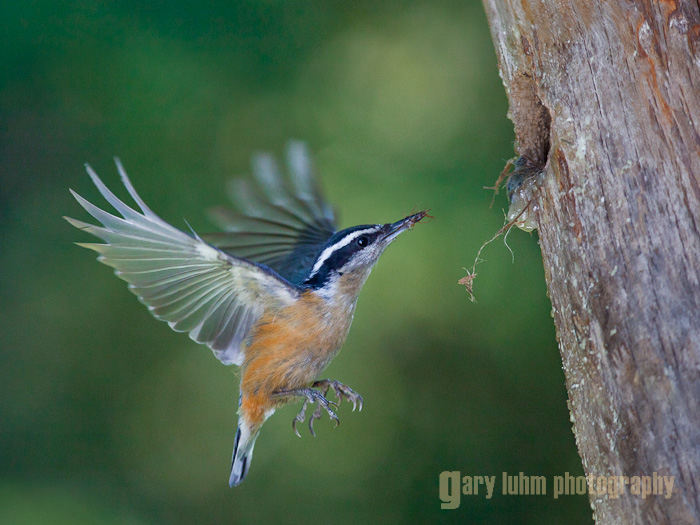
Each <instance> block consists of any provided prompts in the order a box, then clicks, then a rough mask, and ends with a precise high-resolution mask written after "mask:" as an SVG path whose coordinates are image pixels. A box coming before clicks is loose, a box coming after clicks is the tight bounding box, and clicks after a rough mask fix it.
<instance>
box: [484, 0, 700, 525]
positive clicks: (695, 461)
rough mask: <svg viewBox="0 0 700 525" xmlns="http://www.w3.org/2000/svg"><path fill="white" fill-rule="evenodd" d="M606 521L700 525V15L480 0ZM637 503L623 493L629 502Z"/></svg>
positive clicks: (577, 426)
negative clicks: (641, 490)
mask: <svg viewBox="0 0 700 525" xmlns="http://www.w3.org/2000/svg"><path fill="white" fill-rule="evenodd" d="M483 2H484V6H485V8H486V12H487V16H488V19H489V24H490V27H491V33H492V36H493V40H494V43H495V47H496V50H497V54H498V57H499V63H500V72H501V77H502V79H503V83H504V85H505V87H506V91H507V94H508V97H509V101H510V118H511V119H512V121H513V123H514V126H515V132H516V138H517V146H516V148H517V153H518V154H519V155H525V156H527V157H529V158H530V159H532V160H534V161H535V162H536V163H538V164H539V165H540V166H541V167H542V169H543V170H544V176H543V177H542V178H541V183H539V184H538V187H537V189H536V191H535V199H536V203H537V205H538V207H539V209H538V210H537V212H536V218H537V223H538V231H539V236H540V243H541V248H542V257H543V261H544V267H545V274H546V279H547V286H548V289H549V295H550V298H551V300H552V308H553V315H554V321H555V324H556V329H557V338H558V342H559V348H560V351H561V357H562V362H563V366H564V372H565V376H566V384H567V389H568V394H569V405H570V411H571V420H572V422H573V423H574V425H573V429H574V434H575V436H576V443H577V446H578V449H579V453H580V455H581V458H582V460H583V466H584V469H585V471H586V473H587V474H593V475H595V476H614V475H625V476H639V475H652V474H653V473H657V474H658V475H659V476H661V475H663V476H675V485H674V488H673V493H672V497H671V498H670V499H665V498H664V496H647V497H646V498H642V497H641V496H637V495H631V494H629V492H628V491H627V492H626V493H625V494H624V495H622V496H620V497H619V498H617V499H613V498H610V497H609V496H601V495H598V494H594V495H591V506H592V508H593V510H594V512H593V514H594V518H595V519H596V521H597V522H598V523H673V524H684V523H700V490H699V489H700V477H699V475H700V235H699V232H698V225H700V95H699V94H700V5H699V3H698V1H697V0H692V1H690V0H677V1H674V0H656V1H650V0H628V1H625V0H595V1H584V2H582V1H579V0H483ZM628 490H629V489H628Z"/></svg>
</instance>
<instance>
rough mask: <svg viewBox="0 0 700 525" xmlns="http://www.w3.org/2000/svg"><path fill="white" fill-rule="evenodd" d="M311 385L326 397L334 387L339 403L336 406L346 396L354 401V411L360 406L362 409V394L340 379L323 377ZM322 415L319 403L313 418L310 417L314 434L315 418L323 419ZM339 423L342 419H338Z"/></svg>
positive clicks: (310, 426) (312, 415)
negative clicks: (334, 379)
mask: <svg viewBox="0 0 700 525" xmlns="http://www.w3.org/2000/svg"><path fill="white" fill-rule="evenodd" d="M311 386H312V387H313V388H318V389H319V390H320V391H321V393H322V394H323V396H324V397H325V396H326V395H327V394H328V390H329V389H331V388H332V389H333V392H334V393H335V396H336V397H337V398H338V404H337V405H336V406H340V403H342V401H343V397H344V398H346V399H347V400H348V401H352V411H353V412H354V411H355V409H356V408H357V407H358V406H359V407H360V410H362V396H361V395H360V394H358V393H357V392H355V391H354V390H353V389H352V388H350V387H348V386H345V385H344V384H343V383H341V382H339V381H333V380H331V379H322V380H320V381H315V382H314V384H313V385H311ZM321 415H322V414H321V406H320V405H319V406H317V407H316V410H314V412H313V414H311V418H310V419H309V428H310V429H311V433H312V434H313V432H314V430H313V425H314V420H315V419H321ZM338 424H340V421H338ZM338 424H336V426H338Z"/></svg>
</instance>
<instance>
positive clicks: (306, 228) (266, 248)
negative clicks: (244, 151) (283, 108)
mask: <svg viewBox="0 0 700 525" xmlns="http://www.w3.org/2000/svg"><path fill="white" fill-rule="evenodd" d="M287 166H288V176H287V177H285V176H283V175H282V174H281V173H280V170H279V168H278V166H277V164H276V163H275V160H274V159H273V158H272V156H270V155H266V154H259V155H256V156H255V157H254V158H253V175H254V178H255V182H256V184H255V185H252V184H251V183H250V181H248V180H243V179H236V180H232V181H231V184H230V185H229V188H228V190H229V192H228V193H229V196H230V199H231V201H232V202H233V203H234V204H235V205H236V208H237V210H238V211H233V210H231V209H228V208H215V209H213V210H211V217H212V219H213V220H214V222H215V223H216V224H217V225H218V226H219V227H221V228H222V229H223V230H225V233H219V234H209V235H203V238H204V239H205V240H206V241H207V242H209V243H211V244H212V245H214V246H216V247H218V248H220V249H221V250H224V251H225V252H227V253H229V254H231V255H235V256H238V257H245V258H246V259H250V260H252V261H255V262H258V263H261V264H264V265H266V266H269V267H270V268H272V269H273V270H275V271H276V272H277V273H279V274H280V275H281V276H283V277H284V278H286V279H288V280H289V281H291V282H293V283H295V284H300V283H301V282H302V281H303V280H304V279H305V278H306V276H307V275H308V273H309V272H310V271H311V267H312V266H313V263H314V261H315V260H316V258H317V257H318V254H319V253H320V252H321V249H322V247H323V245H324V244H325V243H326V242H327V241H328V239H330V238H331V236H332V235H333V234H334V233H335V231H336V229H337V228H336V217H335V212H334V210H333V208H332V207H331V206H330V205H329V204H328V203H327V202H326V201H325V200H324V199H323V195H322V194H321V190H320V188H319V186H318V183H317V182H316V179H315V177H314V173H313V166H312V161H311V158H310V156H309V153H308V151H307V149H306V146H305V145H304V143H303V142H298V141H292V142H290V143H289V145H288V147H287Z"/></svg>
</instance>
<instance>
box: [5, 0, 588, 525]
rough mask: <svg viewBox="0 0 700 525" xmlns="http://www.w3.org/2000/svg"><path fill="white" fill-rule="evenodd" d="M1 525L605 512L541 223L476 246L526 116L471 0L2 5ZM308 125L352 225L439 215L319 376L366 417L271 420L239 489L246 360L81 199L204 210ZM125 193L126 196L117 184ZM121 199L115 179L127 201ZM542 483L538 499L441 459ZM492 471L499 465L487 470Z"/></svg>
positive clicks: (366, 297)
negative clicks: (124, 254) (77, 224)
mask: <svg viewBox="0 0 700 525" xmlns="http://www.w3.org/2000/svg"><path fill="white" fill-rule="evenodd" d="M0 34H2V37H1V38H2V52H1V53H0V63H1V64H2V68H1V69H0V155H1V158H2V169H1V170H0V221H1V222H0V225H1V228H0V268H1V269H2V274H1V277H0V327H1V329H2V330H1V335H0V344H1V345H2V346H1V349H0V350H1V352H0V523H3V524H5V523H12V524H14V523H70V524H74V523H108V524H112V523H114V524H117V523H119V524H121V523H144V524H152V523H194V522H196V523H252V522H256V523H261V522H270V523H273V522H284V523H287V522H298V521H302V520H312V519H318V520H324V521H332V522H336V523H360V522H369V521H370V520H371V521H373V522H378V523H405V522H409V521H410V522H439V521H455V522H472V523H562V522H563V521H564V520H565V521H566V522H568V523H590V522H591V513H590V508H589V506H588V501H587V497H585V496H566V497H562V498H560V499H558V500H555V499H554V498H553V497H552V495H551V482H552V477H553V476H555V475H563V473H564V472H569V473H571V474H576V475H579V474H581V473H582V469H581V465H580V460H579V458H578V456H577V454H576V449H575V444H574V437H573V434H572V432H571V424H570V422H569V416H568V412H567V408H566V391H565V388H564V376H563V373H562V371H561V362H560V358H559V354H558V350H557V346H556V343H555V334H554V328H553V325H552V320H551V318H550V315H549V311H550V303H549V300H548V299H547V297H546V288H545V284H544V277H543V272H542V263H541V256H540V254H539V249H538V246H537V236H536V234H535V235H532V236H530V235H527V234H525V233H523V232H520V231H514V232H512V233H511V235H510V236H509V239H508V242H509V244H510V246H511V247H512V249H513V251H514V253H515V262H514V263H512V262H511V256H510V254H509V252H508V250H507V249H506V248H505V247H504V245H503V243H502V242H501V241H500V240H499V241H498V242H496V243H493V244H491V245H489V246H488V247H487V248H486V249H485V250H484V252H483V254H482V257H483V259H485V262H483V263H482V264H481V265H480V266H479V267H478V275H479V276H478V278H477V279H476V283H475V293H476V295H477V299H478V302H477V303H476V304H474V303H471V302H469V300H468V296H467V293H466V292H465V290H464V287H462V286H460V285H458V284H457V280H458V279H459V278H461V277H463V276H464V275H466V272H465V270H464V268H465V267H470V266H471V264H472V262H473V260H474V257H475V255H476V252H477V250H478V248H479V246H480V245H481V244H482V242H483V241H485V240H487V239H489V238H490V237H491V236H492V235H493V233H494V232H496V231H497V230H498V228H499V227H500V226H501V225H502V223H503V211H502V210H503V208H504V207H505V206H506V205H505V197H503V196H502V195H501V196H499V198H498V199H497V201H496V206H494V208H493V209H489V203H490V200H491V192H489V191H487V190H484V189H483V187H484V186H490V185H492V184H493V182H494V180H495V179H496V177H497V176H498V173H499V172H500V170H501V169H502V167H503V165H504V162H505V160H506V159H507V158H509V157H511V156H512V155H513V146H512V140H513V138H512V137H513V131H512V125H511V123H510V122H509V121H508V120H507V119H506V112H507V101H506V98H505V94H504V90H503V87H502V84H501V82H500V79H499V78H498V70H497V63H496V57H495V54H494V51H493V47H492V43H491V39H490V35H489V33H488V27H487V23H486V18H485V16H484V13H483V9H482V7H481V4H480V3H479V2H477V1H469V2H465V1H433V2H425V3H415V2H404V1H399V0H391V1H385V2H375V1H362V0H356V1H354V2H351V3H348V2H332V1H331V2H328V1H327V2H322V1H306V2H274V1H247V2H182V1H170V2H162V1H156V2H148V3H144V2H134V1H121V2H116V1H114V2H109V1H105V2H99V1H97V2H96V1H89V2H88V1H69V2H48V1H41V0H37V1H33V2H26V1H18V2H5V3H3V5H2V7H0ZM290 138H300V139H304V140H306V141H308V143H309V146H310V148H311V150H312V151H313V152H314V155H315V158H316V162H317V166H318V169H319V172H320V175H321V178H322V183H323V185H324V187H325V189H326V193H327V195H328V198H329V200H331V201H332V202H334V203H337V205H338V207H339V208H340V210H341V226H343V227H346V226H351V225H355V224H361V223H368V222H388V221H393V220H396V219H398V218H400V217H402V216H403V214H406V213H408V212H410V211H411V210H414V209H418V208H422V207H428V208H430V209H431V210H432V211H431V213H432V214H433V215H435V219H434V220H433V221H431V222H430V223H429V224H421V225H419V226H418V227H417V228H415V229H414V231H412V232H411V233H409V234H406V235H405V236H402V237H401V239H400V240H399V241H398V242H397V243H395V244H394V245H393V246H392V247H391V248H390V249H389V250H388V251H387V253H386V254H385V255H384V256H383V258H382V260H381V261H380V262H379V264H378V265H377V267H376V268H375V270H374V272H373V274H372V276H371V277H370V279H369V281H368V283H367V285H366V286H365V289H364V291H363V294H362V295H361V297H360V301H359V304H358V309H357V313H356V316H355V322H354V325H353V329H352V330H351V332H350V336H349V339H348V341H347V343H346V345H345V347H344V350H343V351H342V352H341V353H340V355H339V356H338V357H337V358H336V359H335V361H334V362H333V364H332V365H331V366H330V368H329V369H328V371H327V377H332V378H336V379H339V380H342V381H343V382H345V383H347V384H348V385H350V386H352V387H353V388H354V389H356V390H357V391H359V392H360V393H361V394H362V395H363V396H364V399H365V409H364V410H363V411H362V412H361V413H352V412H351V411H350V410H349V409H348V406H347V405H343V406H342V407H341V408H340V410H339V416H340V418H341V420H342V425H341V426H340V427H339V428H338V429H336V430H333V428H332V425H331V423H330V422H329V421H328V420H327V419H324V420H322V421H320V422H318V423H317V425H316V429H317V433H318V437H317V438H315V439H314V438H312V437H311V436H309V435H308V434H303V437H302V439H299V438H297V437H296V436H294V434H293V433H292V430H291V420H292V418H293V416H294V414H296V412H297V411H298V409H299V406H298V404H295V405H293V406H288V407H285V408H284V409H283V410H280V411H278V412H277V414H276V415H275V417H273V418H271V419H270V420H269V421H268V422H267V424H266V426H265V428H264V431H263V432H262V434H261V436H260V438H259V439H258V442H257V445H256V451H255V461H254V462H253V465H252V468H251V471H250V474H249V476H248V478H247V480H246V481H245V483H243V484H242V485H241V486H240V487H238V488H236V489H233V490H232V489H230V488H229V487H228V484H227V480H228V474H229V461H230V453H231V448H232V445H233V436H234V432H235V425H236V416H235V411H236V405H237V399H238V391H237V381H238V378H237V375H236V371H235V370H234V369H233V368H226V367H223V366H221V365H220V364H219V362H218V361H216V359H215V358H214V357H213V355H212V354H211V352H210V351H209V350H208V349H207V348H206V347H203V346H199V345H196V344H195V343H193V342H192V341H191V340H190V339H189V338H188V337H186V336H185V335H183V334H176V333H174V332H171V331H170V329H169V328H168V326H167V325H166V324H165V323H160V322H157V321H155V320H153V319H152V318H151V316H150V315H149V313H148V312H147V311H146V309H145V308H144V307H143V306H141V305H140V304H139V303H138V302H137V300H136V298H135V297H134V296H132V295H131V294H130V293H129V292H128V291H127V289H126V286H125V284H124V283H123V282H122V281H120V280H118V279H116V278H114V277H113V276H112V272H111V270H110V269H109V268H108V267H106V266H103V265H100V264H98V263H96V262H95V256H94V253H92V252H89V251H87V250H84V249H81V248H79V247H76V246H75V245H73V244H72V243H73V242H74V241H92V239H91V238H90V236H89V235H87V234H86V235H82V234H81V233H80V232H78V231H77V230H75V229H74V228H72V227H70V226H69V225H68V224H67V223H66V222H65V221H64V220H63V219H62V218H61V216H62V215H70V216H73V217H76V218H80V219H83V220H86V219H87V218H88V217H87V214H86V213H84V211H83V210H82V209H81V208H80V207H79V206H78V204H77V203H76V202H75V201H74V200H73V199H72V197H71V196H70V194H69V192H68V188H69V187H70V188H73V189H74V190H76V191H78V193H80V194H81V195H83V196H85V197H87V198H88V199H90V200H92V201H94V202H96V203H98V204H100V205H102V204H103V203H104V201H102V200H101V198H100V197H99V195H98V192H97V190H96V189H95V187H94V186H92V184H91V182H90V181H89V179H88V177H87V175H86V174H85V172H84V170H83V167H82V165H83V163H84V162H86V161H87V162H90V163H91V164H92V165H93V166H94V167H95V169H96V170H97V172H98V173H100V174H101V176H102V177H103V179H104V180H105V181H106V182H107V183H108V185H110V186H112V187H115V188H117V189H119V184H118V177H117V174H116V170H115V168H114V165H113V163H112V157H113V156H114V155H119V156H120V157H121V159H122V160H123V162H124V164H125V166H126V168H127V171H128V172H129V174H130V176H131V178H132V180H133V182H134V184H135V186H136V187H137V189H138V190H139V192H140V193H141V195H142V197H143V198H144V199H145V201H146V202H147V203H148V204H149V205H150V206H151V207H152V208H153V209H154V210H155V211H156V212H157V213H159V214H160V215H161V216H162V217H163V218H165V219H166V220H168V221H170V222H171V223H173V224H174V225H176V226H178V227H180V228H186V226H185V222H184V220H183V219H184V218H186V219H187V220H188V221H189V222H190V224H191V225H192V226H193V227H194V228H195V230H197V231H200V232H205V231H208V230H210V229H211V225H210V224H209V222H208V221H207V218H206V214H205V213H204V212H205V210H206V208H208V207H211V206H216V205H222V204H226V201H225V198H224V196H223V191H222V190H223V188H224V184H225V183H226V181H227V179H228V178H230V177H231V176H234V175H241V174H245V173H246V172H247V171H248V164H249V159H250V156H251V154H252V153H253V152H255V151H259V150H269V151H273V152H275V153H276V154H277V155H280V154H281V153H282V152H283V150H284V147H285V144H286V141H287V140H288V139H290ZM118 193H119V191H118ZM124 193H125V192H123V191H122V192H121V193H120V194H121V195H124ZM445 470H459V471H461V472H462V474H463V475H496V476H498V477H499V478H498V479H500V475H501V473H502V472H504V471H505V472H508V473H510V474H516V475H517V473H518V472H521V471H522V472H525V473H526V474H528V475H543V476H546V477H547V480H548V484H549V486H548V490H549V492H548V494H547V495H546V496H539V497H537V496H504V495H502V494H499V493H497V494H495V495H494V497H493V498H492V499H491V500H486V499H485V498H484V497H483V496H463V497H462V501H461V506H460V508H458V509H456V510H440V500H439V494H438V476H439V474H440V473H441V472H442V471H445ZM498 486H499V485H498V484H497V487H498Z"/></svg>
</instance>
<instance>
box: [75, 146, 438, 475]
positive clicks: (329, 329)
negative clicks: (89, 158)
mask: <svg viewBox="0 0 700 525" xmlns="http://www.w3.org/2000/svg"><path fill="white" fill-rule="evenodd" d="M115 162H116V165H117V169H118V171H119V174H120V176H121V180H122V183H123V184H124V186H125V187H126V190H127V191H128V193H129V195H130V196H131V198H132V199H133V200H134V202H135V203H136V205H137V206H138V209H135V208H132V207H131V206H129V205H127V204H125V203H124V202H123V201H122V200H120V199H119V198H118V197H117V196H116V195H115V194H114V193H112V191H111V190H110V189H109V188H108V187H107V186H106V185H105V184H104V183H103V182H102V180H101V179H100V178H99V177H98V176H97V174H96V173H95V171H94V170H93V169H92V168H91V167H90V166H89V165H86V169H87V172H88V174H89V176H90V178H91V179H92V181H93V183H94V184H95V186H97V189H98V190H99V192H100V193H101V194H102V196H103V197H104V199H105V200H106V201H107V202H108V203H109V204H110V205H111V206H112V207H113V208H114V210H116V211H117V212H118V213H119V215H120V216H119V215H114V214H112V213H109V212H107V211H104V210H102V209H101V208H99V207H97V206H95V205H94V204H92V203H90V202H89V201H87V200H86V199H84V198H83V197H81V196H80V195H78V194H77V193H75V192H74V191H73V190H71V193H72V194H73V196H74V197H75V198H76V200H77V201H78V203H79V204H80V205H81V206H82V207H83V208H84V209H85V210H86V211H87V212H88V213H89V214H90V215H92V217H94V218H95V219H96V220H97V221H99V222H100V223H101V224H102V225H101V226H98V225H93V224H89V223H87V222H83V221H81V220H77V219H72V218H69V217H66V220H68V222H69V223H70V224H72V225H73V226H75V227H77V228H78V229H80V230H83V231H85V232H88V233H91V234H93V235H95V236H97V237H99V238H101V239H102V240H103V241H104V243H77V244H79V245H80V246H83V247H85V248H89V249H91V250H94V251H96V252H97V253H98V254H99V256H98V260H99V261H100V262H102V263H104V264H106V265H108V266H111V267H113V268H114V271H115V274H116V275H117V277H119V278H120V279H123V280H125V281H126V282H127V283H129V284H128V287H129V290H131V292H132V293H134V294H135V295H136V296H137V297H138V298H139V300H140V301H141V302H142V303H143V304H145V305H146V307H147V308H148V309H149V311H150V312H151V313H152V314H153V316H155V317H156V318H157V319H160V320H162V321H166V322H167V323H168V324H169V325H170V327H171V328H172V329H173V330H175V331H177V332H188V333H189V336H190V337H191V338H192V339H193V340H194V341H196V342H198V343H201V344H206V345H207V346H208V347H209V348H211V350H212V351H213V352H214V355H215V356H216V357H217V359H219V361H221V362H222V363H223V364H226V365H237V366H239V367H240V368H241V374H240V377H241V383H240V395H239V408H238V418H239V419H238V428H237V430H236V436H235V440H234V446H233V457H232V462H231V473H230V478H229V484H230V485H231V486H232V487H234V486H236V485H238V484H240V483H241V482H242V481H243V479H244V478H245V477H246V475H247V473H248V469H249V468H250V462H251V459H252V457H253V447H254V445H255V440H256V438H257V436H258V434H259V432H260V429H261V427H262V425H263V423H264V422H265V421H266V420H267V418H269V417H270V416H271V415H272V414H273V413H274V412H275V409H277V408H278V407H280V406H282V405H283V404H285V403H288V402H290V401H293V400H294V399H301V400H303V404H302V407H301V410H300V412H299V413H298V414H297V416H296V417H295V418H294V420H293V422H292V427H293V429H294V432H296V433H297V435H299V432H298V430H297V423H301V422H303V421H304V420H305V418H306V409H307V406H308V405H309V404H314V405H315V409H314V411H313V412H312V413H311V415H310V416H309V430H310V432H311V434H313V435H315V434H314V429H313V423H314V420H316V419H319V418H321V417H322V415H323V413H324V412H326V413H327V414H328V416H329V417H330V419H331V420H333V421H334V422H335V423H336V426H337V425H338V424H339V419H338V416H337V415H336V413H335V411H334V407H337V406H338V405H339V404H340V402H341V401H342V400H343V399H346V400H348V401H349V402H351V403H352V404H353V410H355V408H356V407H359V408H360V410H361V409H362V403H363V400H362V397H361V396H360V395H359V394H358V393H357V392H355V391H354V390H352V389H351V388H349V387H348V386H346V385H344V384H342V383H340V382H338V381H334V380H329V379H322V380H319V379H318V377H319V375H320V374H321V372H322V371H323V370H324V369H325V368H326V366H327V365H328V364H329V363H330V362H331V360H332V359H333V357H335V355H336V354H337V353H338V351H339V350H340V348H341V347H342V345H343V343H344V342H345V338H346V337H347V334H348V330H349V329H350V324H351V323H352V319H353V314H354V311H355V305H356V303H357V298H358V295H359V293H360V290H361V289H362V286H363V284H364V283H365V281H366V279H367V277H368V276H369V274H370V272H371V270H372V268H373V266H374V264H375V263H376V262H377V260H378V259H379V257H380V255H381V254H382V253H383V252H384V250H385V248H386V247H387V246H388V245H389V244H391V242H392V241H393V240H394V239H396V237H397V236H398V235H399V234H400V233H402V232H404V231H406V230H408V229H411V228H412V227H413V226H414V225H415V224H416V223H418V222H419V221H420V220H422V219H423V218H424V217H428V214H427V212H426V211H421V212H418V213H414V214H411V215H409V216H408V217H405V218H403V219H401V220H399V221H397V222H394V223H388V224H367V225H362V226H354V227H352V228H347V229H344V230H340V231H338V230H337V227H336V216H335V212H334V210H333V208H332V207H331V206H330V205H329V204H328V203H327V202H326V201H325V200H324V198H323V196H322V194H321V191H320V189H319V186H318V183H317V181H316V179H315V177H314V171H313V166H312V162H311V160H310V157H309V154H308V152H307V150H306V147H305V145H304V144H303V143H301V142H296V141H295V142H290V144H289V145H288V147H287V167H288V169H287V172H286V174H283V173H282V172H281V171H280V170H279V168H278V167H277V165H276V163H275V161H274V159H273V158H272V157H271V156H269V155H265V154H261V155H258V156H256V157H255V158H254V160H253V175H254V183H253V181H250V180H243V179H238V180H234V181H232V184H231V186H230V188H229V189H230V194H231V197H232V200H233V201H234V203H235V204H236V208H237V209H236V211H234V210H232V209H229V208H217V209H214V210H212V218H213V219H214V220H215V222H217V223H218V224H219V226H221V227H222V229H223V230H224V231H223V232H222V233H215V234H210V235H202V236H200V235H198V234H196V233H195V232H194V231H191V233H189V234H188V233H185V232H183V231H181V230H179V229H177V228H175V227H174V226H171V225H170V224H168V223H166V222H165V221H164V220H163V219H161V218H160V217H159V216H158V215H156V214H155V213H154V212H153V211H152V210H151V209H150V208H149V207H148V206H147V205H146V203H145V202H144V201H143V200H142V199H141V197H139V195H138V193H136V190H135V189H134V186H133V185H132V184H131V181H130V180H129V177H128V176H127V174H126V171H125V170H124V167H123V166H122V164H121V162H120V161H119V159H115ZM329 390H332V391H333V393H334V394H335V396H336V398H337V403H335V402H333V401H330V400H329V399H328V398H327V396H328V392H329Z"/></svg>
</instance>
